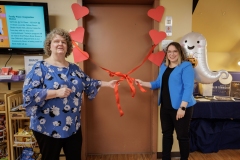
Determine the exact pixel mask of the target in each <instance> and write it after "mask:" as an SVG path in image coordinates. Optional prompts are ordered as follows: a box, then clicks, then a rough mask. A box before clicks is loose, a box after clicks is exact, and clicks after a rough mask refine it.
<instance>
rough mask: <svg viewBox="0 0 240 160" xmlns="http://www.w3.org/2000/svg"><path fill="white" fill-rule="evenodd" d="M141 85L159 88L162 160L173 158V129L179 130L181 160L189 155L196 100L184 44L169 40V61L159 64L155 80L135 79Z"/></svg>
mask: <svg viewBox="0 0 240 160" xmlns="http://www.w3.org/2000/svg"><path fill="white" fill-rule="evenodd" d="M135 82H136V83H139V84H140V85H141V86H144V87H148V88H150V89H159V88H160V91H161V92H160V95H159V102H158V105H160V104H161V109H160V120H161V127H162V134H163V137H162V159H163V160H170V159H171V150H172V145H173V131H174V129H175V130H176V133H177V139H178V143H179V148H180V154H181V160H187V159H188V157H189V150H190V149H189V145H190V143H189V134H188V131H189V126H190V121H191V117H192V112H193V107H192V106H193V105H194V104H195V103H196V101H195V99H194V97H193V89H194V70H193V67H192V64H191V63H190V62H188V61H186V56H185V54H184V52H183V49H182V47H181V45H180V44H179V43H177V42H172V43H170V44H169V45H168V46H167V48H166V60H165V63H163V64H162V65H161V67H160V72H159V75H158V77H157V79H156V80H155V81H152V82H144V81H142V80H140V79H136V80H135Z"/></svg>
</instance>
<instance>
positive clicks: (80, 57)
mask: <svg viewBox="0 0 240 160" xmlns="http://www.w3.org/2000/svg"><path fill="white" fill-rule="evenodd" d="M88 58H89V54H88V53H87V52H85V51H82V50H81V51H80V50H79V49H78V48H77V47H74V48H73V59H74V62H75V63H79V62H82V61H85V60H87V59H88Z"/></svg>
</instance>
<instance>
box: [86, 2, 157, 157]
mask: <svg viewBox="0 0 240 160" xmlns="http://www.w3.org/2000/svg"><path fill="white" fill-rule="evenodd" d="M87 7H88V8H89V10H90V13H89V15H87V16H86V17H85V18H84V28H85V39H84V44H85V47H84V48H85V50H86V51H87V52H88V53H89V55H90V58H91V59H93V60H94V61H95V62H97V63H98V65H100V66H102V67H104V68H107V69H109V70H111V71H119V72H122V73H127V72H128V71H129V70H131V69H133V68H134V67H135V66H137V65H139V64H140V63H141V61H142V60H143V59H144V57H145V56H146V55H147V53H148V51H149V49H150V48H151V45H152V41H151V38H150V36H149V35H148V32H149V31H150V30H151V29H152V28H153V21H152V19H151V18H149V17H148V16H147V11H148V10H149V9H151V8H152V6H150V5H93V4H92V5H87ZM154 67H155V69H156V68H157V66H154V65H153V64H152V63H151V62H150V61H146V62H145V63H144V65H143V66H142V67H140V68H139V69H138V70H136V71H135V72H134V73H132V74H131V75H130V76H131V77H133V78H140V79H142V80H145V81H151V80H153V78H152V77H153V76H152V73H153V72H152V70H153V69H154ZM84 71H85V72H86V73H87V74H88V75H89V76H91V77H92V78H96V79H100V80H104V81H109V80H111V79H118V77H114V78H111V77H109V75H108V73H107V72H105V71H103V70H102V69H101V68H99V67H98V66H97V65H95V64H94V63H92V62H91V61H89V60H88V61H85V62H84ZM136 90H137V92H136V96H135V97H134V98H132V97H131V92H130V88H129V86H128V85H127V82H126V81H123V82H121V84H120V86H119V95H120V104H121V106H122V109H123V111H124V116H122V117H120V115H119V112H118V109H117V105H116V102H115V96H114V90H113V89H110V88H101V89H100V91H99V93H98V95H97V97H96V98H95V99H94V100H92V101H90V100H86V101H85V106H84V108H83V110H84V111H83V115H82V121H84V125H83V127H85V128H84V140H85V143H86V144H85V147H86V148H85V150H86V153H87V154H128V153H151V152H152V146H151V145H152V121H151V116H152V113H151V112H152V107H156V106H157V104H156V105H154V106H152V103H151V99H152V98H153V96H152V92H151V91H150V90H148V91H147V92H146V93H142V92H140V91H139V89H138V88H136Z"/></svg>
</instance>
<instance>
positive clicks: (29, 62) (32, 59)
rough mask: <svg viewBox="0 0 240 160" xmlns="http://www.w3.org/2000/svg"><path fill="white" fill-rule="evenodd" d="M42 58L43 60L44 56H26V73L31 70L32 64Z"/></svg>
mask: <svg viewBox="0 0 240 160" xmlns="http://www.w3.org/2000/svg"><path fill="white" fill-rule="evenodd" d="M42 60H43V56H24V66H25V74H26V75H27V74H28V73H29V72H30V71H31V69H32V66H33V65H34V64H35V63H36V62H37V61H42Z"/></svg>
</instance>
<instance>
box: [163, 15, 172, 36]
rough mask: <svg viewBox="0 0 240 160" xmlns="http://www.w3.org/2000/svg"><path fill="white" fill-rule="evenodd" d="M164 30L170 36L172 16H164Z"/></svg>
mask: <svg viewBox="0 0 240 160" xmlns="http://www.w3.org/2000/svg"><path fill="white" fill-rule="evenodd" d="M165 32H166V34H167V36H172V17H171V16H167V17H166V18H165Z"/></svg>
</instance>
